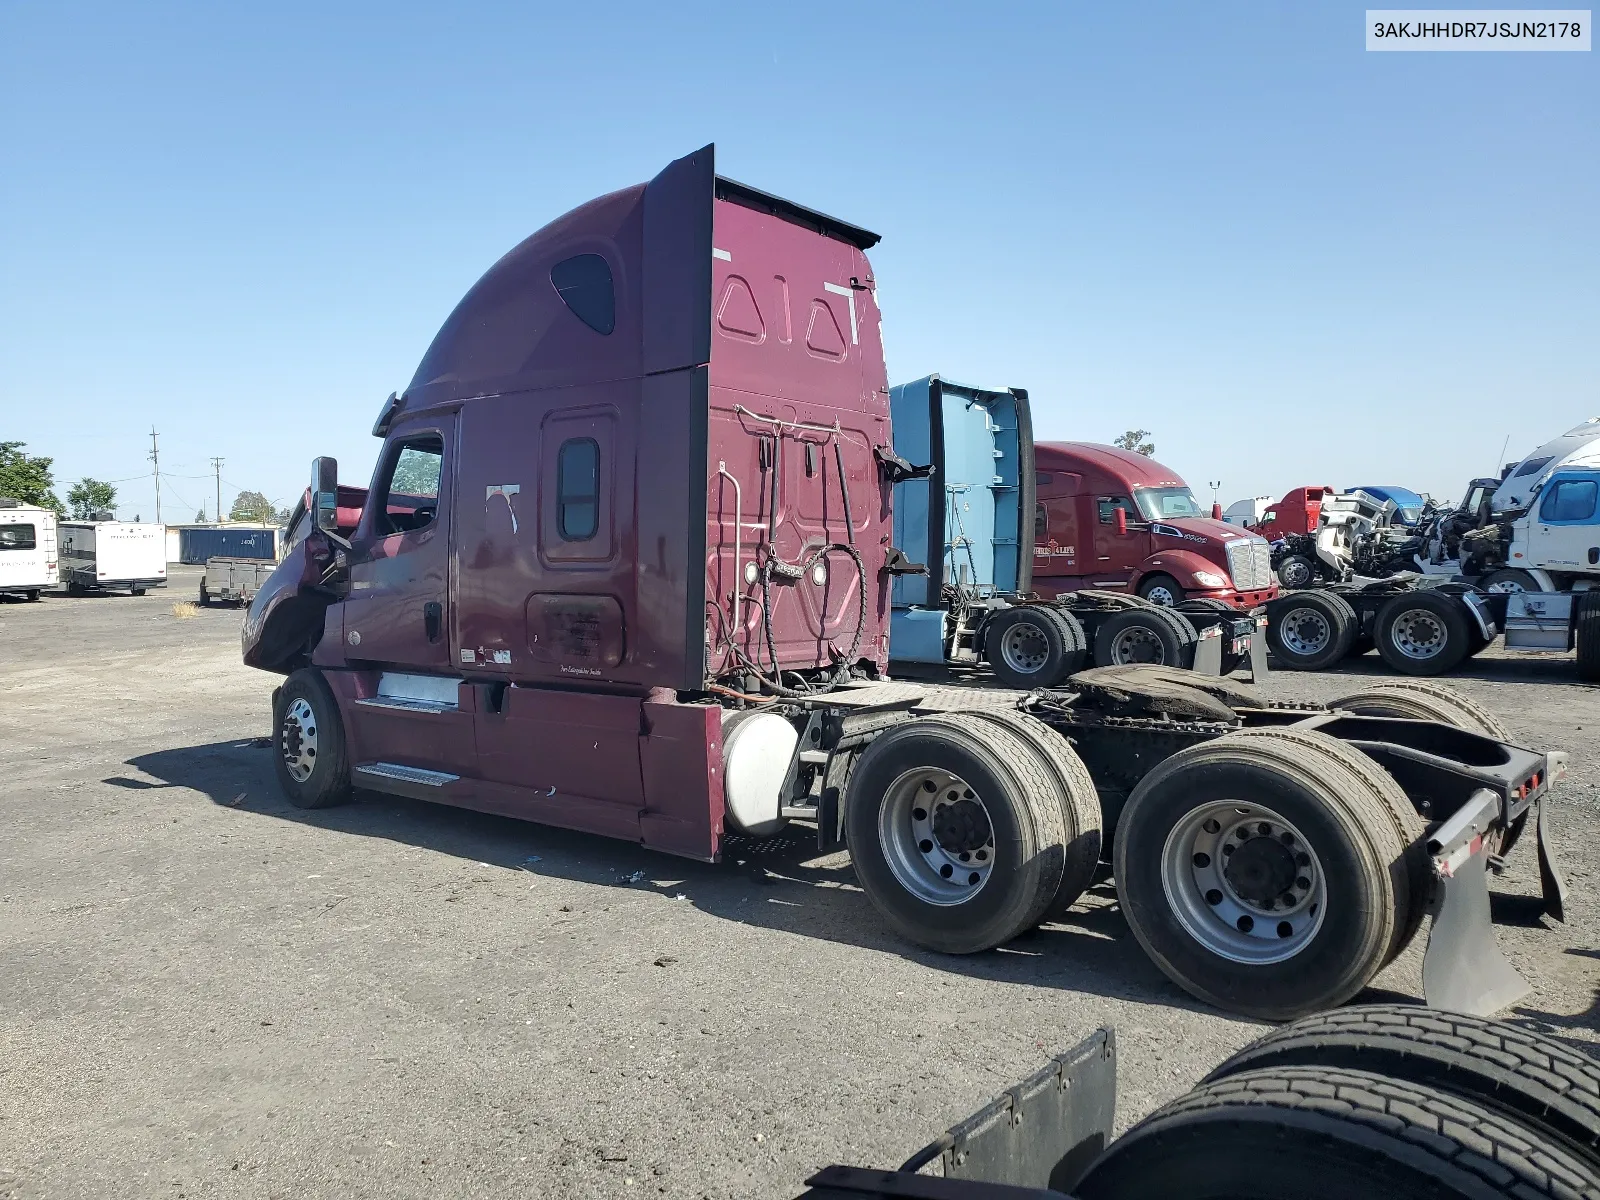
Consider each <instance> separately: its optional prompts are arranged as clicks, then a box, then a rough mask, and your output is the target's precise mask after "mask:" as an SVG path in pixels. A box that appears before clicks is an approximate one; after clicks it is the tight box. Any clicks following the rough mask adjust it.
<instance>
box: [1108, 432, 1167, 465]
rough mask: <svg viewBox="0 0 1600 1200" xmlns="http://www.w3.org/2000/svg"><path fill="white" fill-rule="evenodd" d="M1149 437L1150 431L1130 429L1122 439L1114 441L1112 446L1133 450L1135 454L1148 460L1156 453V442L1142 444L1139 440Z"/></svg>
mask: <svg viewBox="0 0 1600 1200" xmlns="http://www.w3.org/2000/svg"><path fill="white" fill-rule="evenodd" d="M1149 436H1150V431H1149V430H1148V429H1130V430H1128V432H1127V433H1125V434H1123V435H1122V436H1121V437H1119V438H1115V439H1113V440H1112V443H1111V444H1112V445H1113V446H1120V447H1121V448H1122V449H1124V450H1132V451H1133V452H1134V453H1135V454H1142V455H1144V456H1145V457H1146V458H1149V457H1150V455H1152V454H1154V453H1155V452H1156V444H1155V443H1154V442H1141V441H1140V440H1139V439H1140V438H1147V437H1149Z"/></svg>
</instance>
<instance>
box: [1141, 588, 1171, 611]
mask: <svg viewBox="0 0 1600 1200" xmlns="http://www.w3.org/2000/svg"><path fill="white" fill-rule="evenodd" d="M1144 598H1145V599H1146V600H1148V601H1150V603H1151V604H1159V605H1161V607H1162V608H1172V607H1173V606H1174V605H1176V604H1177V603H1178V598H1177V597H1176V596H1174V595H1173V594H1172V589H1171V588H1169V587H1168V586H1167V585H1166V584H1164V583H1158V584H1156V585H1155V587H1153V588H1151V589H1150V590H1149V591H1148V592H1146V593H1145V594H1144Z"/></svg>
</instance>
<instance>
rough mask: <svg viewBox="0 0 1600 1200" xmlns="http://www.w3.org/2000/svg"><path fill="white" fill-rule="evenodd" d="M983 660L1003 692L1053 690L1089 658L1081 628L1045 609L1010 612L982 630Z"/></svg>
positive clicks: (1074, 620)
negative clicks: (1042, 688) (1013, 690)
mask: <svg viewBox="0 0 1600 1200" xmlns="http://www.w3.org/2000/svg"><path fill="white" fill-rule="evenodd" d="M983 641H984V657H985V658H986V659H988V661H989V666H990V668H991V669H992V670H993V671H994V674H995V678H996V679H998V680H999V681H1000V682H1001V683H1003V684H1005V686H1006V687H1011V688H1021V689H1024V690H1032V689H1033V688H1040V687H1055V686H1056V685H1057V684H1059V683H1060V682H1061V681H1062V680H1064V679H1066V678H1067V676H1069V675H1071V674H1073V673H1074V672H1076V671H1078V670H1081V669H1082V667H1083V662H1084V659H1085V657H1086V656H1087V654H1088V642H1087V639H1086V638H1085V637H1084V633H1083V626H1082V625H1080V624H1079V623H1078V619H1077V618H1076V617H1075V616H1073V615H1072V614H1071V613H1069V612H1066V611H1064V610H1062V609H1059V608H1051V607H1049V606H1047V605H1043V604H1025V605H1019V606H1018V607H1016V608H1008V609H1006V610H1005V611H1004V612H1002V613H999V614H997V615H995V616H994V617H991V618H990V620H989V623H988V627H987V628H986V629H985V630H984V639H983Z"/></svg>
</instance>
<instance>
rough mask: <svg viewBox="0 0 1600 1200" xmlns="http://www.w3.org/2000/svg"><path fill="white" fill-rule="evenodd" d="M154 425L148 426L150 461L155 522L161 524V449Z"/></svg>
mask: <svg viewBox="0 0 1600 1200" xmlns="http://www.w3.org/2000/svg"><path fill="white" fill-rule="evenodd" d="M158 436H159V435H158V434H157V433H156V427H155V426H154V425H152V426H150V462H151V463H152V464H153V465H154V467H155V477H156V524H157V525H159V524H161V451H160V449H159V448H158V447H157V445H156V438H157V437H158Z"/></svg>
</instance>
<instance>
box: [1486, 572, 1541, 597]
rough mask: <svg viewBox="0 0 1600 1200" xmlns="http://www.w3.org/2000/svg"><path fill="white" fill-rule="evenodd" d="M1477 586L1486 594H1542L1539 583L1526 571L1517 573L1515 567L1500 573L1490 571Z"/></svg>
mask: <svg viewBox="0 0 1600 1200" xmlns="http://www.w3.org/2000/svg"><path fill="white" fill-rule="evenodd" d="M1478 586H1479V587H1481V588H1482V589H1483V590H1484V591H1486V592H1510V593H1512V594H1515V593H1517V592H1542V591H1544V589H1543V588H1542V587H1540V586H1539V581H1538V580H1537V579H1535V578H1534V577H1533V576H1532V575H1530V574H1529V573H1528V572H1527V571H1519V570H1517V569H1516V568H1515V567H1507V568H1505V569H1504V570H1500V571H1490V572H1489V573H1488V574H1487V575H1485V576H1484V577H1483V578H1482V579H1480V580H1479V581H1478Z"/></svg>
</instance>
